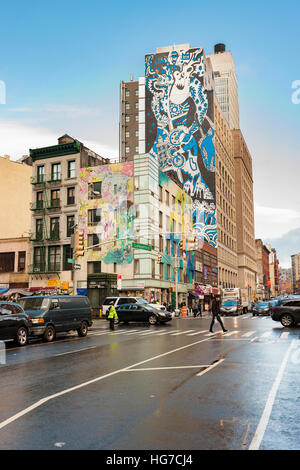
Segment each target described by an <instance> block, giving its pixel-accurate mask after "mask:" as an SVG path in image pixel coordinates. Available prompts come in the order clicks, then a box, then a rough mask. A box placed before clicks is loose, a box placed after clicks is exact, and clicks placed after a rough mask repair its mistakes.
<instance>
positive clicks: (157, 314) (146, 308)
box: [116, 302, 172, 325]
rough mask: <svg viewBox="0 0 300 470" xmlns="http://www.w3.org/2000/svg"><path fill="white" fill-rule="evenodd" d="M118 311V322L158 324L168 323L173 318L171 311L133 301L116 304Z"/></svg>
mask: <svg viewBox="0 0 300 470" xmlns="http://www.w3.org/2000/svg"><path fill="white" fill-rule="evenodd" d="M116 312H117V314H118V320H116V323H120V322H121V321H123V322H125V323H128V322H131V321H133V322H148V323H150V325H156V324H157V323H166V322H168V321H170V320H172V314H171V313H170V312H162V311H161V310H158V309H156V308H153V307H150V305H148V304H144V303H138V302H136V303H133V304H122V305H117V306H116Z"/></svg>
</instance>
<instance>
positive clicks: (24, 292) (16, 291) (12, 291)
mask: <svg viewBox="0 0 300 470" xmlns="http://www.w3.org/2000/svg"><path fill="white" fill-rule="evenodd" d="M13 294H20V295H31V292H29V291H28V290H25V289H9V290H8V291H7V292H6V293H5V294H4V295H5V297H9V296H10V295H13Z"/></svg>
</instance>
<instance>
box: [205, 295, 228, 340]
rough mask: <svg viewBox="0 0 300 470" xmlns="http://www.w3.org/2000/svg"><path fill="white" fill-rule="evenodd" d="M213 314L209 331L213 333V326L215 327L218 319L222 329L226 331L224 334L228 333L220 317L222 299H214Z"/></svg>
mask: <svg viewBox="0 0 300 470" xmlns="http://www.w3.org/2000/svg"><path fill="white" fill-rule="evenodd" d="M211 313H212V320H211V324H210V327H209V331H210V332H211V333H213V326H214V323H215V319H217V320H218V322H219V323H220V325H221V328H222V330H223V331H224V333H225V331H228V330H226V328H225V326H224V325H223V322H222V320H221V317H220V297H214V298H213V300H212V305H211Z"/></svg>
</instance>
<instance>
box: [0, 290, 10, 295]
mask: <svg viewBox="0 0 300 470" xmlns="http://www.w3.org/2000/svg"><path fill="white" fill-rule="evenodd" d="M8 290H9V289H0V294H5V293H6V292H7V291H8Z"/></svg>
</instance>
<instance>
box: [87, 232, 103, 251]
mask: <svg viewBox="0 0 300 470" xmlns="http://www.w3.org/2000/svg"><path fill="white" fill-rule="evenodd" d="M100 242H101V240H100V238H99V235H97V233H92V234H90V235H88V237H87V243H88V247H90V246H93V247H94V248H93V250H99V249H100V247H99V246H94V245H99V243H100Z"/></svg>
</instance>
